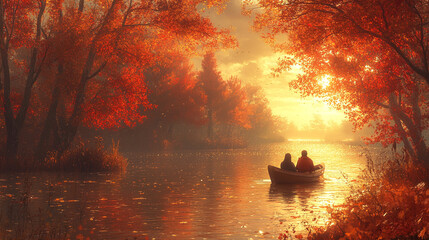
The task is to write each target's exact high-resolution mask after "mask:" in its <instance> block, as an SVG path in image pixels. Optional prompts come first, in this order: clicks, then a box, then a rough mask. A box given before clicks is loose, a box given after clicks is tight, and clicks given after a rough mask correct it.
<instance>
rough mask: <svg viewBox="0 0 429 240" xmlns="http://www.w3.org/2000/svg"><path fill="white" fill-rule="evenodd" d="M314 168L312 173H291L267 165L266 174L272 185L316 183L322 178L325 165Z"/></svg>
mask: <svg viewBox="0 0 429 240" xmlns="http://www.w3.org/2000/svg"><path fill="white" fill-rule="evenodd" d="M314 167H315V168H316V170H314V171H313V172H292V171H288V170H283V169H280V168H278V167H274V166H271V165H268V174H270V178H271V183H274V184H284V183H307V182H317V181H319V180H320V179H322V178H323V173H324V172H325V164H323V163H322V164H318V165H316V166H314Z"/></svg>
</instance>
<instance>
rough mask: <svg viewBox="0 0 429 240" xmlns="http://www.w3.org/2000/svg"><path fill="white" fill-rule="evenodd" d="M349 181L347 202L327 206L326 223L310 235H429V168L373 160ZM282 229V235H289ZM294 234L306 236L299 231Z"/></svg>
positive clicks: (360, 236) (344, 236)
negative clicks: (349, 190) (299, 233)
mask: <svg viewBox="0 0 429 240" xmlns="http://www.w3.org/2000/svg"><path fill="white" fill-rule="evenodd" d="M369 163H370V164H369V167H368V168H367V169H366V170H365V171H364V172H363V175H362V176H361V177H360V178H359V179H358V181H355V182H353V184H350V187H351V190H352V191H351V193H350V195H349V196H348V197H347V198H346V200H345V202H344V204H341V205H334V206H330V207H328V208H327V211H328V213H329V220H328V221H327V222H326V224H325V225H324V226H321V227H313V228H311V229H308V235H307V237H306V238H308V239H321V240H324V239H326V240H328V239H429V171H428V169H427V168H425V167H424V166H422V165H420V164H416V163H414V162H412V161H407V160H405V161H404V159H402V161H388V162H385V163H384V164H382V165H381V166H378V167H376V166H374V165H373V163H372V161H370V162H369ZM290 237H291V234H289V233H286V232H285V233H282V234H280V235H279V239H290ZM294 237H295V238H303V236H302V235H296V236H294Z"/></svg>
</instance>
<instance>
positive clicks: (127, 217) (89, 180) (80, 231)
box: [0, 142, 366, 239]
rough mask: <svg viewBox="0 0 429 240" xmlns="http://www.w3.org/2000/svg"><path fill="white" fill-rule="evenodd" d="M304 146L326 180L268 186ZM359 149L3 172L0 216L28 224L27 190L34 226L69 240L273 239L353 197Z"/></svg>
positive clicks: (133, 158) (190, 156)
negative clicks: (115, 169) (109, 168)
mask: <svg viewBox="0 0 429 240" xmlns="http://www.w3.org/2000/svg"><path fill="white" fill-rule="evenodd" d="M302 149H306V150H307V151H308V152H309V156H310V157H311V158H312V159H313V160H314V162H315V163H319V162H324V163H325V165H326V172H325V179H324V181H322V182H320V183H316V184H305V185H287V186H282V187H279V186H271V183H270V179H269V176H268V172H267V165H268V164H271V165H276V166H278V165H279V164H280V162H281V161H282V160H283V156H284V153H285V152H290V153H291V154H292V159H293V161H294V162H296V160H297V158H298V156H299V155H300V152H301V150H302ZM363 151H364V149H363V147H362V146H360V145H351V144H347V143H323V142H286V143H282V144H272V145H262V146H253V147H249V148H248V149H239V150H204V151H176V152H162V153H151V154H140V155H135V154H134V155H133V154H128V157H129V166H128V169H127V172H126V173H123V174H89V175H88V174H86V175H79V174H52V173H49V174H34V175H30V176H29V175H24V174H22V175H18V176H17V175H0V178H1V179H0V185H1V188H0V191H1V195H0V202H1V206H2V213H1V217H2V219H3V220H2V221H3V222H4V221H5V219H8V218H16V219H22V218H25V217H22V216H20V215H19V211H18V210H16V211H11V210H8V208H9V206H10V204H11V203H12V202H16V201H20V200H21V199H22V198H23V195H22V194H20V193H22V192H23V191H24V190H25V189H27V190H26V191H29V193H30V194H29V199H30V200H29V206H28V209H26V210H27V211H30V212H31V214H29V215H31V216H32V219H31V221H32V223H31V226H33V228H35V227H34V226H37V225H38V224H39V225H40V224H50V226H56V227H55V228H56V229H62V230H61V231H64V232H68V233H69V234H71V236H72V238H75V237H78V238H80V237H82V236H83V237H85V238H86V237H89V238H90V239H127V238H128V239H134V238H137V239H153V238H155V239H204V238H207V239H250V238H253V239H259V238H265V239H272V238H275V239H276V238H277V237H278V234H279V233H281V232H283V231H284V230H286V229H288V228H289V227H296V230H297V231H298V232H299V231H302V230H303V229H304V228H305V225H306V224H307V223H308V224H311V225H320V224H323V222H324V221H326V218H327V212H326V206H327V205H332V204H339V203H341V202H342V201H343V200H344V197H345V196H346V195H347V194H348V192H349V187H348V186H347V184H346V183H345V182H346V181H345V179H344V177H343V174H345V175H347V176H348V178H349V180H353V179H355V178H356V176H357V175H358V174H359V173H360V172H361V169H363V168H365V164H366V159H365V158H364V157H363V156H362V155H361V153H362V152H363ZM24 192H25V191H24ZM24 197H25V195H24ZM46 213H47V214H46ZM35 216H37V217H35ZM22 221H24V220H22ZM9 228H10V231H12V233H13V231H14V230H13V226H10V227H9ZM58 231H59V230H58ZM12 233H11V234H12Z"/></svg>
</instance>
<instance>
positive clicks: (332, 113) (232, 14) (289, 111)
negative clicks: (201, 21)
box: [207, 0, 345, 129]
mask: <svg viewBox="0 0 429 240" xmlns="http://www.w3.org/2000/svg"><path fill="white" fill-rule="evenodd" d="M207 15H208V16H209V17H210V19H211V20H212V21H213V23H214V24H215V26H218V27H224V28H229V29H231V32H232V34H233V35H234V36H236V38H237V40H238V42H239V47H238V48H236V49H233V50H223V51H219V52H217V53H216V57H217V63H218V67H219V70H220V71H221V73H222V76H223V77H224V79H228V78H229V77H230V76H238V77H239V78H240V79H241V80H242V81H243V82H244V83H250V84H255V85H259V86H261V87H262V88H263V89H264V92H265V95H266V97H267V99H268V101H269V102H270V107H271V109H272V112H273V114H274V115H277V116H280V117H283V118H286V119H287V121H288V122H292V123H293V124H294V125H295V126H297V127H298V128H301V129H303V128H306V126H308V124H309V122H310V120H312V119H313V118H314V115H319V116H320V117H322V119H324V120H325V123H326V124H328V125H329V123H330V122H335V123H337V124H338V123H340V122H341V121H343V120H344V119H345V116H344V114H343V113H341V112H339V111H336V110H333V109H331V108H329V107H328V106H327V105H326V104H325V103H323V102H319V101H316V100H315V99H314V98H310V97H306V98H302V97H301V96H300V94H299V93H297V92H296V91H295V90H293V89H291V88H289V82H290V81H291V80H293V79H295V77H296V75H297V74H298V73H299V69H298V68H295V69H291V70H290V71H288V72H285V73H283V74H282V75H281V76H280V77H273V76H272V75H271V72H272V68H273V67H275V66H276V60H277V58H278V57H279V56H281V55H279V54H278V53H274V52H273V51H272V50H271V48H270V46H269V45H267V44H266V43H265V42H264V40H263V39H262V38H261V37H260V34H259V33H257V32H254V31H253V30H252V27H251V24H252V19H251V18H250V17H248V16H243V15H242V14H241V1H240V0H231V1H229V2H228V3H227V7H226V9H225V11H224V12H223V13H222V14H220V15H217V14H216V13H214V11H213V12H209V13H207Z"/></svg>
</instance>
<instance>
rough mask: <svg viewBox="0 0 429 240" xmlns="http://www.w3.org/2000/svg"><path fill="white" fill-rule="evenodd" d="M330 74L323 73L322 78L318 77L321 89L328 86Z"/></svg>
mask: <svg viewBox="0 0 429 240" xmlns="http://www.w3.org/2000/svg"><path fill="white" fill-rule="evenodd" d="M330 79H331V76H329V75H324V76H323V77H322V78H320V80H319V85H320V86H321V87H322V89H326V88H327V87H329V84H330V82H331V80H330Z"/></svg>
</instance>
